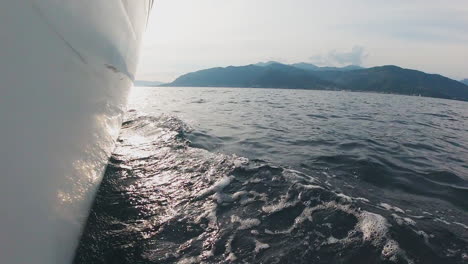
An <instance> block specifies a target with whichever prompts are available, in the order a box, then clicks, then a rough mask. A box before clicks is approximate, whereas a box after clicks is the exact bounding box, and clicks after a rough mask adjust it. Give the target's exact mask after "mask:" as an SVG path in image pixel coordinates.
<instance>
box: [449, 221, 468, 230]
mask: <svg viewBox="0 0 468 264" xmlns="http://www.w3.org/2000/svg"><path fill="white" fill-rule="evenodd" d="M453 223H454V224H456V225H459V226H461V227H464V228H465V229H468V226H467V225H465V224H462V223H459V222H453Z"/></svg>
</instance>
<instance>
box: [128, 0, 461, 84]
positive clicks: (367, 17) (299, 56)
mask: <svg viewBox="0 0 468 264" xmlns="http://www.w3.org/2000/svg"><path fill="white" fill-rule="evenodd" d="M155 2H156V3H155V6H154V9H153V12H152V16H151V18H150V20H149V25H148V27H149V28H148V29H147V32H146V35H145V40H144V43H143V46H142V53H141V58H140V66H139V70H138V74H137V79H145V80H159V81H172V80H173V79H174V78H176V77H178V76H179V75H181V74H184V73H187V72H190V71H194V70H199V69H203V68H209V67H217V66H228V65H245V64H250V63H256V62H259V61H269V60H276V61H279V62H284V63H294V62H301V61H304V62H311V63H315V64H317V65H335V66H339V65H348V64H361V65H363V66H367V67H370V66H377V65H386V64H395V65H399V66H402V67H406V68H414V69H418V70H422V71H425V72H430V73H440V74H443V75H446V76H448V77H451V78H455V79H462V78H468V0H449V1H442V0H426V1H422V0H421V1H420V0H412V1H408V0H391V1H390V0H361V1H348V0H342V1H333V0H328V1H314V0H157V1H155Z"/></svg>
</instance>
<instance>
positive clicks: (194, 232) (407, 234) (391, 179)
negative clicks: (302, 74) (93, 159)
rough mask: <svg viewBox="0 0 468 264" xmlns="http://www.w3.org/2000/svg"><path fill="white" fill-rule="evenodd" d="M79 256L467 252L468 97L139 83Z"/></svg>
mask: <svg viewBox="0 0 468 264" xmlns="http://www.w3.org/2000/svg"><path fill="white" fill-rule="evenodd" d="M130 108H131V109H133V110H131V111H130V112H129V113H128V115H127V118H126V121H125V123H124V126H123V129H122V132H121V135H120V139H119V143H118V145H117V149H116V151H115V154H114V155H113V157H112V159H111V162H110V164H109V166H108V168H107V171H106V174H105V177H104V180H103V183H102V186H101V187H100V190H99V193H98V195H97V198H96V201H95V204H94V206H93V209H92V212H91V214H90V218H89V220H88V223H87V226H86V230H85V233H84V235H83V238H82V240H81V243H80V247H79V249H78V251H77V256H76V259H75V263H467V262H468V103H464V102H457V101H449V100H440V99H431V98H421V97H408V96H397V95H381V94H365V93H347V92H323V91H302V90H270V89H231V88H229V89H216V88H135V90H134V93H133V95H132V98H131V101H130Z"/></svg>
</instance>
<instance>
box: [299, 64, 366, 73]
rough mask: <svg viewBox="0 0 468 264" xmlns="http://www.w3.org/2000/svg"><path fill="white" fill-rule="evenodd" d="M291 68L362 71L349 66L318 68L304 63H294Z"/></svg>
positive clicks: (358, 67) (354, 66) (356, 67)
mask: <svg viewBox="0 0 468 264" xmlns="http://www.w3.org/2000/svg"><path fill="white" fill-rule="evenodd" d="M291 66H294V67H296V68H299V69H304V70H310V71H353V70H361V69H364V68H362V67H360V66H357V65H349V66H345V67H319V66H315V65H314V64H310V63H305V62H300V63H294V64H291Z"/></svg>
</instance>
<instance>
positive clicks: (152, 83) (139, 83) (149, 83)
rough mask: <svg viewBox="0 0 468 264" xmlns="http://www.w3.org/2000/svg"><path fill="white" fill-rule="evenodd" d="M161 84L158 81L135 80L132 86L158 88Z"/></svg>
mask: <svg viewBox="0 0 468 264" xmlns="http://www.w3.org/2000/svg"><path fill="white" fill-rule="evenodd" d="M161 84H163V83H162V82H158V81H143V80H135V81H134V82H133V85H135V86H159V85H161Z"/></svg>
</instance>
